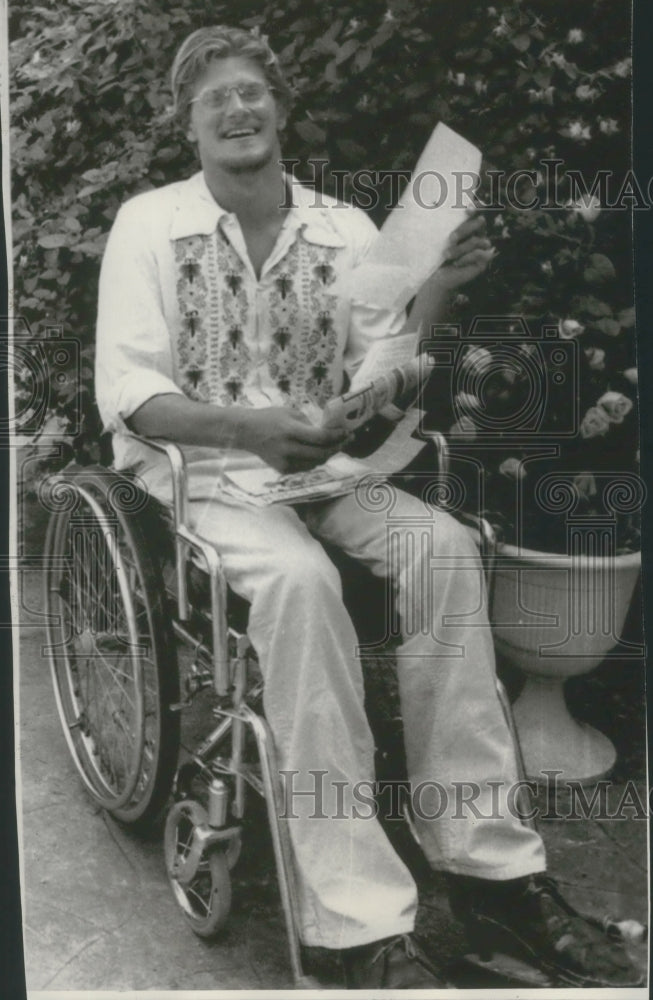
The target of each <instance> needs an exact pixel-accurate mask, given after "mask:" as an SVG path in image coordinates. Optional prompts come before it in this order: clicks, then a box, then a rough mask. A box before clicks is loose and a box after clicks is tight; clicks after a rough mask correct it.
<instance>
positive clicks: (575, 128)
mask: <svg viewBox="0 0 653 1000" xmlns="http://www.w3.org/2000/svg"><path fill="white" fill-rule="evenodd" d="M561 131H562V134H563V135H566V136H568V137H569V138H570V139H591V137H592V133H591V131H590V127H589V125H583V123H582V122H579V121H575V122H569V125H567V127H566V128H564V129H562V130H561Z"/></svg>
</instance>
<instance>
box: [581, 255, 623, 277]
mask: <svg viewBox="0 0 653 1000" xmlns="http://www.w3.org/2000/svg"><path fill="white" fill-rule="evenodd" d="M615 274H616V271H615V269H614V265H613V263H612V261H611V260H610V258H609V257H606V256H605V254H603V253H593V254H590V263H589V267H587V268H585V273H584V278H585V281H587V282H589V283H590V284H599V283H600V282H602V281H607V280H608V279H609V278H614V276H615Z"/></svg>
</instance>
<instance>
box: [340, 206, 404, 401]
mask: <svg viewBox="0 0 653 1000" xmlns="http://www.w3.org/2000/svg"><path fill="white" fill-rule="evenodd" d="M351 214H352V215H353V216H354V218H355V219H356V224H355V229H354V233H355V243H356V250H355V257H354V265H353V266H354V268H355V267H357V266H358V264H360V263H362V261H363V259H364V258H365V256H366V254H367V253H368V251H369V250H370V248H371V246H372V244H373V243H374V241H375V239H376V237H377V235H378V230H377V228H376V226H375V225H374V223H373V222H372V220H371V219H370V218H369V217H368V216H366V215H365V213H364V212H362V211H360V210H357V211H356V212H355V214H354V213H353V212H352V213H351ZM350 284H351V286H353V285H354V284H355V274H354V275H352V276H351V277H350ZM405 325H406V313H405V311H404V310H403V309H400V310H394V309H385V308H380V307H377V306H373V305H369V304H365V303H362V302H357V301H356V297H355V295H352V300H351V304H350V313H349V332H348V336H347V344H346V347H345V354H344V359H343V360H344V370H345V371H346V373H347V376H348V377H349V380H350V381H351V379H352V378H353V376H354V374H355V373H356V371H357V369H358V368H359V367H360V365H361V364H362V362H363V358H364V357H365V355H366V354H367V352H368V350H369V348H370V347H371V345H372V343H373V342H374V341H375V340H381V339H385V338H386V337H395V336H397V334H399V333H401V332H402V330H403V329H404V327H405Z"/></svg>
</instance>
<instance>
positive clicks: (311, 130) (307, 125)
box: [295, 119, 326, 145]
mask: <svg viewBox="0 0 653 1000" xmlns="http://www.w3.org/2000/svg"><path fill="white" fill-rule="evenodd" d="M295 132H297V134H298V135H300V136H301V137H302V139H303V140H304V142H311V143H318V144H319V145H324V142H325V140H326V132H325V131H324V129H322V128H320V126H319V125H316V124H315V122H312V121H310V119H305V120H304V121H303V122H297V123H296V125H295Z"/></svg>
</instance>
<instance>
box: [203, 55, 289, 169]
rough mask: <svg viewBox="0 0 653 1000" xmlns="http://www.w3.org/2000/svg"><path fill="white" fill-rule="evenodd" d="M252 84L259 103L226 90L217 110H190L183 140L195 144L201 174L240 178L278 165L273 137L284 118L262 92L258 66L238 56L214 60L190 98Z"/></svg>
mask: <svg viewBox="0 0 653 1000" xmlns="http://www.w3.org/2000/svg"><path fill="white" fill-rule="evenodd" d="M252 83H256V84H264V85H265V86H266V90H265V93H264V94H263V96H262V98H261V99H260V100H257V101H255V102H251V103H248V102H246V101H244V100H243V99H242V98H241V97H240V95H239V94H238V93H237V91H236V90H232V91H231V92H230V93H229V97H228V99H227V102H226V104H225V105H224V106H223V107H222V108H219V109H216V108H211V107H209V106H208V105H207V104H206V103H204V102H203V101H201V100H196V101H194V103H193V104H191V114H190V124H189V128H188V138H189V139H190V140H191V141H192V142H196V143H197V147H198V153H199V157H200V160H201V163H202V167H203V168H204V170H205V172H207V171H209V172H210V173H214V172H215V171H216V170H218V171H220V170H223V171H227V172H230V173H244V172H246V171H255V170H260V169H262V168H263V167H264V166H267V164H269V163H270V162H272V161H278V160H279V158H280V156H281V151H280V147H279V135H278V132H279V129H281V128H283V125H284V124H285V115H284V113H283V110H282V109H281V108H280V107H279V106H278V104H277V102H276V101H275V99H274V94H272V93H271V92H270V91H269V90H268V89H267V80H266V77H265V73H264V72H263V70H262V68H261V67H260V66H259V65H258V63H256V62H254V61H253V60H251V59H247V58H245V57H243V56H228V57H226V58H224V59H215V60H214V61H213V62H211V63H210V64H209V65H208V66H207V68H206V70H205V72H204V73H203V74H202V75H201V76H200V77H199V79H198V80H197V82H196V84H195V87H194V93H193V97H198V96H199V95H201V94H203V93H206V92H207V91H210V90H212V89H214V88H216V89H224V88H225V87H236V86H245V85H247V84H252Z"/></svg>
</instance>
